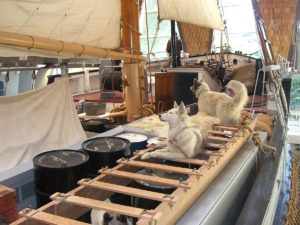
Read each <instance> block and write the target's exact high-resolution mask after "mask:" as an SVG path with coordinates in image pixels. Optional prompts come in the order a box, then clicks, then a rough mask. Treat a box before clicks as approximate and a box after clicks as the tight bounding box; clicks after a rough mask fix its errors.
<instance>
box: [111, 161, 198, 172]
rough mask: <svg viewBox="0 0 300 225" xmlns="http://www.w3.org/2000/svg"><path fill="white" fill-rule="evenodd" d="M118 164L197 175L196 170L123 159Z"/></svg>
mask: <svg viewBox="0 0 300 225" xmlns="http://www.w3.org/2000/svg"><path fill="white" fill-rule="evenodd" d="M117 162H118V163H120V164H124V165H130V166H136V167H141V168H147V169H157V170H161V171H166V172H173V173H181V174H187V175H193V174H195V173H194V170H192V169H188V168H181V167H176V166H168V165H159V164H156V163H149V162H142V161H135V160H122V159H121V160H118V161H117Z"/></svg>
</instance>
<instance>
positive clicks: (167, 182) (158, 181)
mask: <svg viewBox="0 0 300 225" xmlns="http://www.w3.org/2000/svg"><path fill="white" fill-rule="evenodd" d="M100 172H101V173H102V174H106V175H110V176H117V177H123V178H128V179H133V180H142V181H147V182H151V183H153V184H161V185H165V186H170V187H181V188H185V189H188V188H189V186H188V184H186V183H184V182H181V181H178V180H173V179H167V178H162V177H154V176H150V175H144V174H138V173H129V172H124V171H119V170H112V169H101V170H100Z"/></svg>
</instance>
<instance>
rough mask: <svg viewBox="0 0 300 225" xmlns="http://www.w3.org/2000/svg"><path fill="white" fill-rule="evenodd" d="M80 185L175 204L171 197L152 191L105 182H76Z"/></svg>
mask: <svg viewBox="0 0 300 225" xmlns="http://www.w3.org/2000/svg"><path fill="white" fill-rule="evenodd" d="M78 183H79V184H80V185H83V186H88V187H93V188H97V189H101V190H105V191H112V192H115V193H121V194H125V195H131V196H135V197H140V198H145V199H151V200H155V201H160V202H169V203H172V204H173V203H175V201H173V200H172V196H169V195H166V194H162V193H157V192H153V191H146V190H141V189H137V188H132V187H126V186H122V185H117V184H111V183H106V182H101V181H87V180H84V179H83V180H81V181H79V182H78Z"/></svg>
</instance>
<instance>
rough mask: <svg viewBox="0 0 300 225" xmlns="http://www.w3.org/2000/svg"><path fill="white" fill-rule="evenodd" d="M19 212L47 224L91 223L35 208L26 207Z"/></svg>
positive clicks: (81, 224)
mask: <svg viewBox="0 0 300 225" xmlns="http://www.w3.org/2000/svg"><path fill="white" fill-rule="evenodd" d="M19 214H20V215H21V216H23V217H25V218H30V219H33V220H36V221H39V222H42V223H47V224H59V225H88V224H89V223H84V222H80V221H76V220H72V219H69V218H66V217H61V216H56V215H53V214H50V213H46V212H41V211H38V210H34V209H24V210H22V211H21V212H20V213H19Z"/></svg>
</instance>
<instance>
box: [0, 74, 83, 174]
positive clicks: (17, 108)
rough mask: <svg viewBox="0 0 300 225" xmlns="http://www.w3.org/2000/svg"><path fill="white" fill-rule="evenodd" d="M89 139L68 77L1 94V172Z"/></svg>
mask: <svg viewBox="0 0 300 225" xmlns="http://www.w3.org/2000/svg"><path fill="white" fill-rule="evenodd" d="M84 139H86V135H85V133H84V131H83V129H82V126H81V124H80V121H79V119H78V116H77V114H76V110H75V106H74V103H73V99H72V96H71V93H70V88H69V81H68V78H61V79H58V80H56V81H55V83H53V84H51V85H48V86H46V87H44V88H41V89H37V90H35V91H31V92H27V93H24V94H20V95H16V96H7V97H0V172H3V171H5V170H7V169H10V168H13V167H15V166H18V165H21V164H24V163H28V162H30V161H32V158H33V157H34V156H35V155H37V154H38V153H41V152H44V151H47V150H54V149H62V148H67V147H68V146H70V145H73V144H76V143H78V142H80V141H83V140H84Z"/></svg>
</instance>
